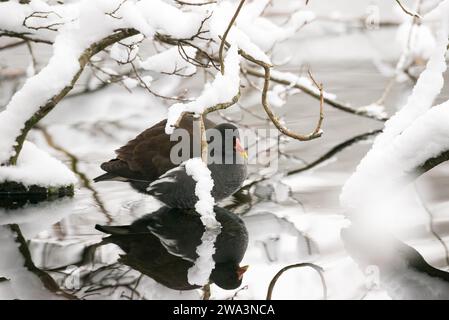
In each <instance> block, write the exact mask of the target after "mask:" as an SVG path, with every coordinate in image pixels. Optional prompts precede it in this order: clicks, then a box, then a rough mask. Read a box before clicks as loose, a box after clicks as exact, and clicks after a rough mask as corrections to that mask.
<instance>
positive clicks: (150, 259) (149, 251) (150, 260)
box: [95, 207, 248, 290]
mask: <svg viewBox="0 0 449 320" xmlns="http://www.w3.org/2000/svg"><path fill="white" fill-rule="evenodd" d="M215 213H216V218H217V220H218V221H219V222H220V223H221V226H222V229H221V233H220V234H219V235H218V237H217V239H216V242H215V248H216V251H215V254H214V255H213V259H214V261H215V269H214V270H213V271H212V273H211V275H210V282H211V283H215V284H216V285H218V286H219V287H221V288H223V289H226V290H231V289H235V288H238V287H239V286H240V285H241V283H242V278H243V274H244V272H245V271H246V269H247V267H240V266H239V264H240V262H241V261H242V259H243V256H244V254H245V252H246V249H247V246H248V231H247V230H246V227H245V225H244V223H243V221H242V220H241V219H240V218H239V217H238V216H236V215H235V214H233V213H232V212H230V211H228V210H226V209H223V208H219V207H215ZM95 228H96V229H97V230H99V231H102V232H104V233H107V234H110V236H109V237H107V238H104V239H103V241H102V242H101V243H100V245H103V244H108V243H114V244H116V245H118V246H119V247H120V248H121V249H122V250H123V251H124V252H125V254H124V255H121V256H120V259H119V262H121V263H123V264H125V265H128V266H130V267H131V268H133V269H135V270H137V271H139V272H141V273H143V274H145V275H147V276H149V277H151V278H153V279H154V280H155V281H157V282H159V283H161V284H162V285H164V286H166V287H168V288H171V289H174V290H191V289H195V288H199V286H197V285H192V284H190V283H189V282H188V278H187V272H188V270H189V269H190V267H192V266H193V265H194V262H195V260H196V259H197V258H198V254H197V253H196V248H197V247H198V246H199V245H200V244H201V237H202V235H203V233H204V231H205V228H204V226H203V224H202V223H201V220H200V216H199V214H198V213H197V212H196V211H195V210H193V209H178V208H168V207H162V208H160V209H159V210H158V211H156V212H154V213H152V214H148V215H145V216H143V217H142V218H140V219H138V220H136V221H134V222H133V223H132V224H131V225H129V226H100V225H96V226H95Z"/></svg>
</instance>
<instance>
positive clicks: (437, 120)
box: [341, 0, 449, 213]
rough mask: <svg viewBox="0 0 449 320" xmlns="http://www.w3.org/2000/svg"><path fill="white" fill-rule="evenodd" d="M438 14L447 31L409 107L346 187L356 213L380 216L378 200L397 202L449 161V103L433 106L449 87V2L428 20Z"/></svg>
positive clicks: (348, 203) (349, 204) (392, 122)
mask: <svg viewBox="0 0 449 320" xmlns="http://www.w3.org/2000/svg"><path fill="white" fill-rule="evenodd" d="M436 13H438V15H439V16H440V23H441V28H440V33H439V35H438V43H437V45H436V47H435V49H434V52H433V54H432V56H431V58H430V60H429V62H428V64H427V68H426V70H425V71H424V72H423V73H422V74H421V75H420V77H419V79H418V81H417V83H416V86H415V88H414V90H413V92H412V94H411V95H410V97H409V99H408V101H407V103H406V105H405V106H404V107H402V109H401V110H400V111H398V112H397V113H396V114H395V115H394V116H393V117H392V118H391V119H390V120H389V121H387V122H386V123H385V129H384V130H383V133H382V134H381V135H379V136H378V137H377V139H376V140H375V142H374V145H373V147H372V149H371V150H370V151H369V152H368V154H367V155H366V157H365V158H364V159H363V160H362V162H361V163H360V165H359V166H358V168H357V171H356V172H355V173H354V174H353V175H352V177H351V178H350V179H349V180H348V181H347V182H346V184H345V186H344V188H343V191H342V194H341V201H342V203H343V204H344V205H345V206H347V207H349V208H351V209H353V210H360V211H369V213H373V212H375V211H376V210H377V209H376V208H378V205H379V204H380V203H381V202H380V201H378V199H385V200H384V201H387V199H391V197H393V196H394V195H395V194H397V192H398V191H397V190H401V189H402V188H403V186H404V185H405V184H407V183H408V182H409V181H411V180H413V179H415V178H416V176H417V175H419V174H421V173H423V172H425V171H426V170H430V169H431V168H432V167H434V166H435V165H438V164H439V163H441V162H442V161H444V160H446V159H447V154H448V151H449V143H448V141H449V130H448V126H447V123H448V120H449V102H445V103H443V104H441V105H439V106H435V107H432V105H433V104H434V101H435V99H436V98H437V96H438V95H439V93H440V92H441V89H442V88H443V85H444V78H443V73H444V72H445V71H446V70H447V63H446V52H447V47H448V43H449V40H448V38H449V21H448V18H447V17H448V16H449V1H447V0H446V1H444V2H443V3H442V4H441V5H440V6H439V7H438V8H437V9H435V11H432V12H430V13H429V14H428V15H427V16H426V17H428V16H434V15H435V14H436ZM426 17H424V18H426ZM382 202H383V201H382Z"/></svg>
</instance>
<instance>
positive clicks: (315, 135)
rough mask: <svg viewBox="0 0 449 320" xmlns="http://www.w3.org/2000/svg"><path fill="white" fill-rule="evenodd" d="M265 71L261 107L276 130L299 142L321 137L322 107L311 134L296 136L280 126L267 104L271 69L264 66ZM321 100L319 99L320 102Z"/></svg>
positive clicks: (278, 120) (296, 134)
mask: <svg viewBox="0 0 449 320" xmlns="http://www.w3.org/2000/svg"><path fill="white" fill-rule="evenodd" d="M263 67H264V70H265V77H264V86H263V91H262V106H263V108H264V109H265V112H266V113H267V115H268V117H269V118H270V120H271V122H273V124H274V125H275V126H276V128H277V129H278V130H279V131H280V132H282V133H283V134H285V135H286V136H288V137H290V138H293V139H296V140H299V141H310V140H313V139H316V138H319V137H321V136H322V134H323V132H322V131H321V123H322V121H323V119H322V117H323V114H322V106H321V108H320V117H319V120H318V123H317V126H316V128H315V130H313V132H311V133H309V134H305V135H303V134H298V133H295V132H293V131H291V130H289V129H288V128H287V127H285V126H284V125H282V124H281V121H280V119H279V118H278V117H277V116H276V115H275V114H274V113H273V110H272V109H271V106H270V104H269V102H268V90H269V89H270V73H271V67H269V66H267V65H264V66H263ZM321 95H323V92H322V91H321ZM322 99H323V98H320V100H322Z"/></svg>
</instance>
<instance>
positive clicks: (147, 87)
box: [130, 62, 192, 102]
mask: <svg viewBox="0 0 449 320" xmlns="http://www.w3.org/2000/svg"><path fill="white" fill-rule="evenodd" d="M130 65H131V67H132V69H133V71H134V75H135V76H136V78H137V80H139V83H140V85H141V86H142V87H144V88H145V89H146V90H147V91H148V92H149V93H151V94H152V95H153V96H155V97H158V98H161V99H166V100H174V101H179V102H190V101H192V100H190V99H183V98H180V97H168V96H163V95H161V94H159V93H156V92H154V91H153V90H152V89H151V88H150V87H149V86H148V84H147V83H146V82H145V81H144V80H143V79H142V77H141V76H140V74H139V71H138V70H137V68H136V66H135V64H134V63H133V62H130Z"/></svg>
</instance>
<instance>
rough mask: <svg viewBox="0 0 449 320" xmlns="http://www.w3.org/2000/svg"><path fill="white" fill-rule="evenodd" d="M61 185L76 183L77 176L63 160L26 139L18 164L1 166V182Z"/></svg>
mask: <svg viewBox="0 0 449 320" xmlns="http://www.w3.org/2000/svg"><path fill="white" fill-rule="evenodd" d="M5 181H14V182H20V183H22V184H24V185H25V186H31V185H39V186H44V187H61V186H67V185H71V184H75V183H76V181H77V180H76V177H75V175H74V174H73V172H72V171H70V170H69V168H67V167H66V166H65V165H64V164H63V163H62V162H61V161H59V160H57V159H56V158H53V157H52V156H50V155H49V154H47V153H45V152H44V151H42V150H40V149H39V148H37V147H36V146H35V145H34V144H32V143H31V142H27V141H25V143H24V145H23V149H22V153H21V156H20V158H19V159H18V162H17V165H16V166H0V183H1V182H5Z"/></svg>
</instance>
